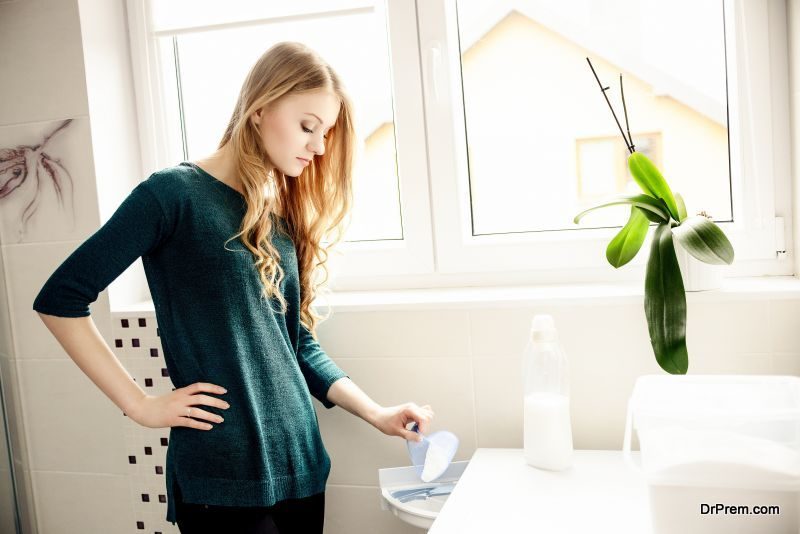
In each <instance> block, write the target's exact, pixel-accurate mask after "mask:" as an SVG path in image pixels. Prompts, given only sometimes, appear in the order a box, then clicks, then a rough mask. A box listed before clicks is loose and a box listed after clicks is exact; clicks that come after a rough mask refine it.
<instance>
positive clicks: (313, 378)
mask: <svg viewBox="0 0 800 534" xmlns="http://www.w3.org/2000/svg"><path fill="white" fill-rule="evenodd" d="M297 361H298V363H299V364H300V370H301V371H302V373H303V376H304V377H305V379H306V384H307V385H308V390H309V391H310V392H311V395H313V396H314V397H315V398H316V399H317V400H318V401H320V402H321V403H322V405H323V406H325V407H326V408H333V407H334V406H336V405H335V404H334V403H332V402H331V401H329V400H328V389H330V387H331V384H333V383H334V382H336V381H337V380H339V379H340V378H343V377H348V378H349V376H348V375H347V373H345V372H344V371H342V370H341V369H340V368H339V366H338V365H336V364H335V363H334V361H333V360H331V359H330V357H329V356H328V355H327V354H326V353H325V351H324V350H322V347H320V345H319V343H318V342H317V340H316V339H314V336H312V335H311V332H309V331H308V329H307V328H306V327H305V326H303V325H302V324H300V331H299V339H298V343H297Z"/></svg>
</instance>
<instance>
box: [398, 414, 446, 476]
mask: <svg viewBox="0 0 800 534" xmlns="http://www.w3.org/2000/svg"><path fill="white" fill-rule="evenodd" d="M411 430H412V431H414V432H416V433H417V434H419V435H420V436H422V441H419V442H416V441H411V440H406V445H407V446H408V455H409V456H410V457H411V463H412V464H414V468H415V471H416V473H417V476H418V477H420V480H422V481H423V482H432V481H434V480H436V479H437V478H439V477H440V476H442V475H443V474H444V472H445V471H447V468H448V467H449V466H450V462H452V461H453V457H454V456H455V455H456V450H458V438H457V437H456V435H455V434H453V433H452V432H448V431H446V430H441V431H439V432H434V433H433V434H430V435H428V436H425V435H424V434H422V432H420V431H419V425H418V424H417V423H414V426H413V427H412V428H411ZM431 447H436V448H437V449H438V451H437V452H436V453H438V454H439V455H440V460H442V461H441V463H440V464H438V465H434V464H431V465H429V466H428V470H427V472H425V460H426V458H427V456H428V451H429V450H430V448H431ZM423 472H425V475H426V478H427V480H426V479H423V478H422V475H423Z"/></svg>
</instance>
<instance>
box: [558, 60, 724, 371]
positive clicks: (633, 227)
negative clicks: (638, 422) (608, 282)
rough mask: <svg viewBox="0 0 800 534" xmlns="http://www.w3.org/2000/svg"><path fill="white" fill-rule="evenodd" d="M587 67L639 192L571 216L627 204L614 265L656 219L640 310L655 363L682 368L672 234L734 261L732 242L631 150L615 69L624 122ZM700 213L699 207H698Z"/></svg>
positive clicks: (610, 251)
mask: <svg viewBox="0 0 800 534" xmlns="http://www.w3.org/2000/svg"><path fill="white" fill-rule="evenodd" d="M586 61H588V62H589V67H590V68H591V69H592V73H593V74H594V77H595V79H596V80H597V83H598V85H599V86H600V89H601V91H602V93H603V96H604V97H605V99H606V102H607V103H608V107H609V108H610V109H611V113H612V115H613V116H614V120H615V121H616V122H617V126H618V127H619V131H620V134H622V138H623V140H624V141H625V146H626V147H627V148H628V152H629V155H628V168H629V169H630V171H631V175H632V176H633V179H634V180H635V181H636V183H637V184H638V185H639V187H640V188H641V189H642V191H643V193H642V194H640V195H632V196H621V197H617V198H614V199H612V200H610V201H607V202H604V203H602V204H600V205H598V206H594V207H592V208H589V209H587V210H585V211H582V212H581V213H579V214H578V215H576V216H575V219H574V222H575V224H578V223H579V222H580V220H581V218H583V216H584V215H586V214H587V213H588V212H590V211H593V210H596V209H599V208H604V207H607V206H615V205H621V204H623V205H630V207H631V211H630V217H629V218H628V222H627V224H625V226H624V227H623V228H622V230H620V232H619V233H618V234H617V235H616V236H615V237H614V238H613V239H612V240H611V242H610V243H609V244H608V247H607V248H606V259H607V260H608V263H610V264H611V265H612V266H613V267H614V268H619V267H622V266H623V265H625V264H626V263H628V262H629V261H631V260H632V259H633V258H634V256H636V254H637V253H638V252H639V249H640V248H641V247H642V244H643V243H644V240H645V237H646V236H647V232H648V230H649V228H650V223H651V222H652V223H655V224H656V228H655V232H654V234H653V241H652V244H651V246H650V257H649V259H648V262H647V272H646V275H645V284H644V286H645V287H644V311H645V316H646V317H647V326H648V330H649V333H650V343H651V345H652V347H653V352H654V353H655V357H656V361H657V362H658V365H659V366H660V367H661V368H662V369H663V370H665V371H666V372H668V373H671V374H686V371H687V370H688V369H689V354H688V351H687V349H686V293H685V291H684V286H683V277H682V276H681V271H680V266H679V264H678V259H677V256H676V255H675V244H674V240H677V241H678V243H679V244H680V246H682V247H683V248H684V249H686V251H687V252H688V253H689V254H691V255H692V256H693V257H694V258H697V259H698V260H700V261H702V262H705V263H709V264H718V265H719V264H727V265H730V264H731V263H732V262H733V255H734V254H733V246H732V245H731V243H730V241H728V238H727V237H725V234H724V233H723V232H722V230H721V229H720V228H719V227H718V226H717V225H716V224H714V223H713V222H712V221H711V220H710V218H708V217H707V216H705V215H704V214H698V215H695V216H691V217H690V216H688V215H687V213H686V206H685V204H684V202H683V198H682V197H681V195H679V194H677V193H673V192H672V190H671V189H670V187H669V185H668V184H667V182H666V180H664V177H663V176H662V175H661V172H659V170H658V168H656V166H655V165H654V164H653V162H652V161H650V160H649V159H648V158H647V156H645V155H644V154H641V153H639V152H636V149H635V146H634V144H633V138H632V137H631V133H630V127H629V126H628V110H627V107H626V106H625V92H624V90H623V87H622V75H620V78H619V83H620V94H621V96H622V106H623V110H624V113H625V127H626V129H627V131H628V134H627V136H626V135H625V132H624V131H623V130H622V125H621V124H620V122H619V120H618V119H617V114H616V113H615V112H614V108H613V106H611V102H610V101H609V99H608V95H607V94H606V91H607V90H608V89H609V88H608V87H604V86H603V84H602V83H601V82H600V78H599V77H598V76H597V72H596V71H595V70H594V66H592V62H591V61H590V60H589V58H586ZM701 213H702V212H701Z"/></svg>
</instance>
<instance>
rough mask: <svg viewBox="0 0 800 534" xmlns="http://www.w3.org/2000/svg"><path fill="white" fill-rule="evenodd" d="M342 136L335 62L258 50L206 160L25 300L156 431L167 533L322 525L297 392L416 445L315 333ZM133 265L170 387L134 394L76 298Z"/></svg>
mask: <svg viewBox="0 0 800 534" xmlns="http://www.w3.org/2000/svg"><path fill="white" fill-rule="evenodd" d="M354 138H355V133H354V128H353V122H352V110H351V105H350V101H349V99H348V97H347V95H346V93H345V91H344V89H343V87H342V84H341V82H340V80H339V78H338V76H337V75H336V73H335V72H334V71H333V69H332V68H331V67H330V66H329V65H327V64H326V63H325V62H324V61H323V60H322V59H321V58H320V57H319V56H318V55H317V54H315V53H314V52H313V51H311V50H309V49H308V48H307V47H305V46H303V45H301V44H298V43H279V44H277V45H275V46H273V47H272V48H270V49H269V50H268V51H267V52H266V53H265V54H264V55H263V56H262V57H261V58H260V59H259V60H258V61H257V62H256V64H255V66H254V67H253V68H252V70H251V71H250V73H249V74H248V76H247V79H246V80H245V82H244V85H243V86H242V90H241V93H240V95H239V99H238V102H237V104H236V107H235V109H234V112H233V115H232V117H231V120H230V122H229V124H228V127H227V129H226V131H225V134H224V135H223V137H222V140H221V142H220V145H219V148H218V150H217V151H216V152H215V153H213V154H211V155H210V156H208V157H207V158H204V159H201V160H199V161H197V162H194V163H191V162H183V163H181V164H180V165H177V166H175V167H171V168H167V169H164V170H162V171H159V172H156V173H154V174H153V175H151V176H150V177H149V178H148V179H147V180H145V181H144V182H142V183H140V184H139V185H138V186H137V187H136V188H135V189H134V190H133V191H132V192H131V194H130V195H129V196H128V197H127V198H126V199H125V201H124V202H123V203H122V204H121V205H120V207H119V208H118V210H117V211H116V212H115V213H114V215H113V216H112V217H111V218H110V219H109V220H108V222H107V223H106V224H105V225H103V227H102V228H100V230H98V231H97V232H96V233H95V234H94V235H92V236H91V237H90V238H89V239H88V240H87V241H86V242H85V243H83V244H82V245H81V246H80V247H79V248H78V249H77V250H76V251H75V252H73V254H72V255H71V256H70V257H69V258H67V260H66V261H65V262H64V263H63V264H62V265H61V266H60V267H59V268H58V269H57V270H56V271H55V273H53V275H52V276H51V277H50V279H49V280H48V281H47V282H46V283H45V285H44V287H43V288H42V290H41V292H40V293H39V295H38V296H37V297H36V300H35V301H34V304H33V308H34V310H36V311H37V312H39V314H40V316H41V318H42V320H43V321H44V322H45V324H46V325H47V327H48V328H49V329H50V331H51V332H52V333H53V334H54V335H55V336H56V338H57V339H58V341H59V342H60V343H61V345H62V346H63V347H64V349H65V350H66V352H67V353H68V354H69V355H70V357H71V358H72V359H73V360H75V362H76V363H77V364H78V366H79V367H80V368H81V369H82V370H83V371H84V372H85V373H86V374H87V375H88V376H89V377H90V378H91V379H92V381H94V383H95V384H96V385H97V386H98V387H100V388H101V390H102V391H103V392H104V393H105V394H106V395H107V396H108V397H109V398H110V399H111V400H112V401H113V402H114V403H115V404H116V405H117V406H119V407H120V408H121V409H122V410H123V411H124V412H125V413H126V414H127V415H128V416H129V417H131V418H132V419H133V420H134V421H136V422H137V423H139V424H141V425H144V426H147V427H151V428H160V427H171V430H170V439H169V447H168V449H167V464H166V467H167V469H166V484H167V494H168V507H167V520H168V521H171V522H172V523H175V522H176V521H177V523H178V526H179V528H180V530H181V532H187V533H194V532H248V533H250V532H253V533H256V532H258V533H262V532H280V533H281V534H286V533H290V532H298V533H300V532H302V533H303V534H308V533H313V532H320V533H321V532H322V524H323V516H324V491H325V483H326V480H327V477H328V474H329V472H330V460H329V458H328V455H327V453H326V451H325V448H324V446H323V444H322V440H321V437H320V433H319V427H318V423H317V418H316V413H315V412H314V408H313V405H312V402H311V396H314V397H316V398H317V399H318V400H319V401H320V402H321V403H322V404H323V405H324V406H325V407H327V408H331V407H333V406H334V405H338V406H341V407H342V408H344V409H345V410H347V411H349V412H351V413H353V414H355V415H357V416H359V417H361V418H363V419H364V420H366V421H368V422H369V423H371V424H372V425H374V426H375V427H376V428H378V429H379V430H381V431H382V432H384V433H385V434H388V435H393V436H401V437H404V438H406V439H416V438H417V434H415V433H413V432H410V431H409V430H407V429H406V426H407V424H408V423H410V422H412V421H415V422H417V423H418V424H419V426H420V430H421V431H422V432H423V433H424V432H425V431H426V428H427V426H428V424H429V422H430V420H431V419H432V417H433V412H432V411H431V409H430V407H429V406H422V407H420V406H417V405H415V404H413V403H407V404H403V405H400V406H394V407H382V406H379V405H378V404H376V403H375V402H374V401H372V400H371V399H370V398H369V397H368V396H367V395H366V394H364V393H363V392H362V391H361V390H360V389H359V388H358V387H357V386H356V385H355V384H354V383H353V382H352V381H350V379H349V377H347V375H346V374H345V373H344V372H343V371H342V370H341V369H340V368H339V367H338V366H337V365H336V364H335V363H334V362H333V361H332V360H331V359H330V358H329V357H328V356H327V355H326V354H325V352H324V351H323V350H322V349H321V348H320V346H319V344H318V343H317V341H316V339H315V334H314V332H315V327H316V325H317V323H318V319H319V317H318V316H317V315H316V314H315V313H314V310H313V308H312V307H311V303H312V301H313V299H314V296H315V292H316V289H317V287H318V285H319V283H320V282H319V279H320V278H325V275H326V272H327V271H326V267H325V262H326V258H327V249H328V248H329V245H323V237H325V236H331V235H332V236H333V239H332V240H331V243H334V242H336V241H337V240H338V239H340V237H341V232H340V229H341V225H342V221H343V220H344V218H345V216H346V214H347V212H348V209H349V205H350V197H351V172H352V158H353V145H354V141H355V139H354ZM140 256H141V257H142V261H143V264H144V268H145V273H146V275H147V280H148V285H149V287H150V292H151V295H152V297H153V303H154V306H155V311H156V318H157V320H158V325H159V330H160V336H161V343H162V347H163V349H164V357H165V360H166V364H167V367H168V370H169V374H170V377H171V379H172V382H173V384H174V385H175V388H176V389H175V390H174V391H172V392H171V393H169V394H167V395H161V396H152V395H147V394H146V393H145V392H144V391H142V389H141V388H140V387H139V386H138V385H137V384H136V383H135V382H134V381H133V380H132V379H131V378H130V377H129V375H128V374H127V373H126V372H125V370H124V368H122V366H121V365H120V363H119V361H118V360H117V359H116V357H115V356H114V355H113V353H112V352H111V350H110V348H109V347H108V346H107V345H106V344H105V342H104V341H103V340H102V338H101V337H100V336H99V334H98V332H97V330H96V328H95V327H94V323H93V322H92V320H91V318H90V311H89V303H90V302H94V301H95V300H96V299H97V296H98V294H99V293H100V292H101V291H102V290H104V289H105V288H106V287H107V286H108V284H110V283H111V282H112V281H113V280H114V279H115V278H116V277H117V276H119V275H120V274H121V273H122V272H123V271H124V270H125V269H126V268H127V267H128V266H129V265H130V264H131V263H132V262H133V261H135V260H136V258H138V257H140ZM320 274H322V276H319V275H320ZM323 281H324V280H323ZM223 414H224V419H223ZM223 421H224V422H223Z"/></svg>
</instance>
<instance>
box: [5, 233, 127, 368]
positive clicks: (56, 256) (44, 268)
mask: <svg viewBox="0 0 800 534" xmlns="http://www.w3.org/2000/svg"><path fill="white" fill-rule="evenodd" d="M79 245H80V242H75V241H70V242H63V243H47V244H33V245H12V246H8V247H4V250H3V252H4V254H5V255H6V261H7V265H6V270H7V279H8V281H9V288H8V293H9V309H10V311H11V317H12V327H13V329H14V342H15V344H16V349H15V351H16V354H17V357H18V358H54V359H61V358H64V357H67V356H66V353H65V352H64V350H63V349H62V348H61V345H59V344H58V341H57V340H56V338H55V337H53V335H52V334H51V333H50V331H49V330H48V329H47V327H45V325H44V323H43V322H42V320H41V319H40V318H39V316H38V314H37V313H36V312H35V311H34V310H33V301H34V299H35V298H36V295H38V294H39V291H40V290H41V289H42V286H43V285H44V283H45V282H46V281H47V279H48V278H49V277H50V275H52V274H53V272H54V271H55V270H56V269H57V268H58V266H59V265H61V263H62V262H63V261H64V260H65V259H66V258H67V257H68V256H69V255H70V254H71V253H72V252H73V251H74V250H75V249H76V248H77V247H78V246H79ZM90 312H91V313H92V315H93V318H94V319H96V321H95V322H96V324H97V327H98V329H99V330H100V333H101V334H102V335H103V337H104V338H107V337H110V334H111V331H110V327H111V323H110V313H109V304H108V292H107V291H103V292H102V293H100V295H99V297H98V299H97V300H96V301H95V302H94V303H93V304H91V305H90Z"/></svg>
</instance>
